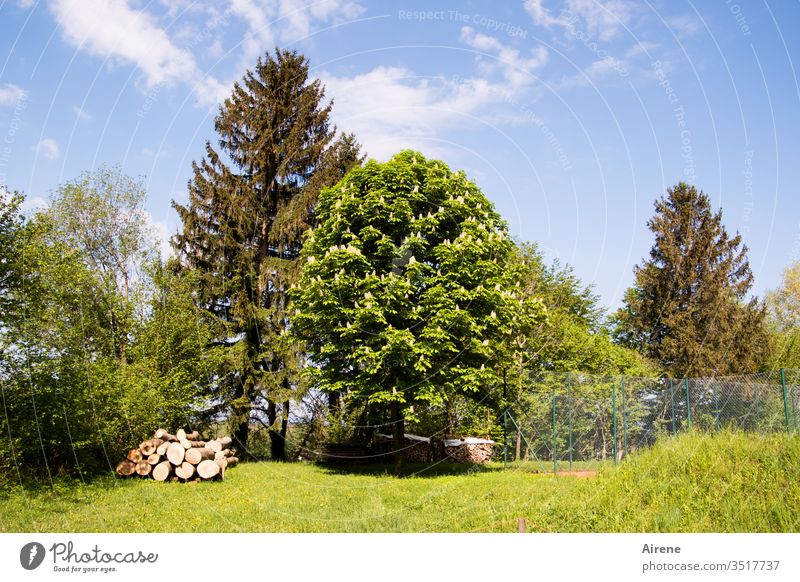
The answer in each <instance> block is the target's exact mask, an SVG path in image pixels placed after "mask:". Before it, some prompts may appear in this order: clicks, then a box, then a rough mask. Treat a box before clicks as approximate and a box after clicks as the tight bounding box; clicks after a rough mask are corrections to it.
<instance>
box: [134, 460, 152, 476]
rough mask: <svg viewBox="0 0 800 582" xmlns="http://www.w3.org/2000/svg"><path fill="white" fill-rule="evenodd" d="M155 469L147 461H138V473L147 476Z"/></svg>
mask: <svg viewBox="0 0 800 582" xmlns="http://www.w3.org/2000/svg"><path fill="white" fill-rule="evenodd" d="M152 470H153V466H152V465H151V464H150V463H148V462H147V461H139V462H138V463H136V474H137V475H140V476H142V477H147V476H148V475H149V474H150V471H152Z"/></svg>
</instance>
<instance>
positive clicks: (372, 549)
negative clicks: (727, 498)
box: [0, 534, 800, 582]
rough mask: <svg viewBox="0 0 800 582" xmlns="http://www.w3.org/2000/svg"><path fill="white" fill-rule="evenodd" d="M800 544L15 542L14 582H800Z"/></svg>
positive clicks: (360, 537)
mask: <svg viewBox="0 0 800 582" xmlns="http://www.w3.org/2000/svg"><path fill="white" fill-rule="evenodd" d="M799 550H800V534H3V535H0V571H2V572H3V573H4V575H3V578H4V579H6V580H64V579H67V578H69V579H73V580H76V579H87V578H88V579H93V580H109V581H110V580H114V581H123V580H132V581H134V580H135V581H136V582H141V581H142V580H187V579H191V580H200V581H204V580H226V581H227V580H230V581H233V580H242V581H245V580H253V579H266V580H347V581H348V582H350V581H360V580H364V581H370V582H373V581H376V580H378V581H380V582H394V581H398V582H401V581H402V582H416V581H425V580H436V579H442V580H458V581H459V582H462V581H471V580H476V581H488V580H497V579H505V580H526V581H527V580H530V581H533V580H541V579H543V578H545V579H551V580H581V579H585V580H598V579H599V580H606V579H608V580H611V579H613V580H615V581H626V580H769V581H775V582H777V581H779V580H792V581H796V580H800V557H798V554H800V551H799Z"/></svg>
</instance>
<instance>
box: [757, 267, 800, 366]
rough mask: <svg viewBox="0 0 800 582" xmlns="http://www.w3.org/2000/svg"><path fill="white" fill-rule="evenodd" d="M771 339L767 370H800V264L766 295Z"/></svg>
mask: <svg viewBox="0 0 800 582" xmlns="http://www.w3.org/2000/svg"><path fill="white" fill-rule="evenodd" d="M766 303H767V326H768V328H769V331H770V335H771V339H772V342H771V345H770V347H771V351H770V357H769V359H768V360H767V362H766V365H765V368H766V369H767V370H776V369H779V368H800V261H797V262H795V263H793V264H792V265H790V266H789V267H787V268H786V270H785V271H784V273H783V281H782V282H781V285H780V286H779V287H778V288H777V289H775V290H774V291H772V292H770V293H769V294H767V298H766Z"/></svg>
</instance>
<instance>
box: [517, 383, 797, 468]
mask: <svg viewBox="0 0 800 582" xmlns="http://www.w3.org/2000/svg"><path fill="white" fill-rule="evenodd" d="M799 407H800V369H792V370H777V371H772V372H762V373H758V374H749V375H742V376H726V377H719V378H682V379H671V378H661V379H652V378H628V377H625V376H609V377H600V376H591V375H586V374H580V373H574V372H571V373H548V372H538V373H535V374H531V375H530V377H529V378H528V385H527V387H526V389H524V390H523V391H522V392H521V395H520V396H519V398H518V399H517V400H516V401H515V402H514V403H513V404H512V405H510V406H509V407H508V408H507V409H506V411H505V412H504V414H503V427H504V439H503V441H504V442H503V462H504V465H505V466H506V467H509V466H515V465H521V464H533V465H532V466H533V467H538V469H537V470H541V471H553V472H554V473H557V472H558V471H565V470H566V471H587V470H588V471H591V470H596V469H597V468H598V467H599V466H601V465H602V464H604V463H617V462H619V461H621V460H622V459H624V458H625V457H626V456H628V455H630V454H631V453H634V452H636V451H637V450H641V449H643V448H646V447H649V446H651V445H652V444H653V443H654V442H655V440H656V439H657V438H659V437H662V436H667V435H675V434H678V433H679V432H682V431H686V430H692V429H694V430H701V431H707V432H712V431H718V430H723V429H735V430H741V431H747V432H758V433H774V432H783V431H786V432H789V433H790V434H797V433H798V418H797V417H798V416H799V415H800V414H799V413H800V410H798V408H799Z"/></svg>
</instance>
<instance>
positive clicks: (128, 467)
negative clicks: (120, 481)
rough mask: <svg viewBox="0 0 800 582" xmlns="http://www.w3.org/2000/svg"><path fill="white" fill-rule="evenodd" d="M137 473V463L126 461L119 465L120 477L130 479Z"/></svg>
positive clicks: (117, 469)
mask: <svg viewBox="0 0 800 582" xmlns="http://www.w3.org/2000/svg"><path fill="white" fill-rule="evenodd" d="M135 472H136V463H133V462H131V461H129V460H128V459H125V460H124V461H122V462H121V463H120V464H119V465H117V468H116V473H117V475H119V476H120V477H130V476H131V475H133V474H134V473H135Z"/></svg>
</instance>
